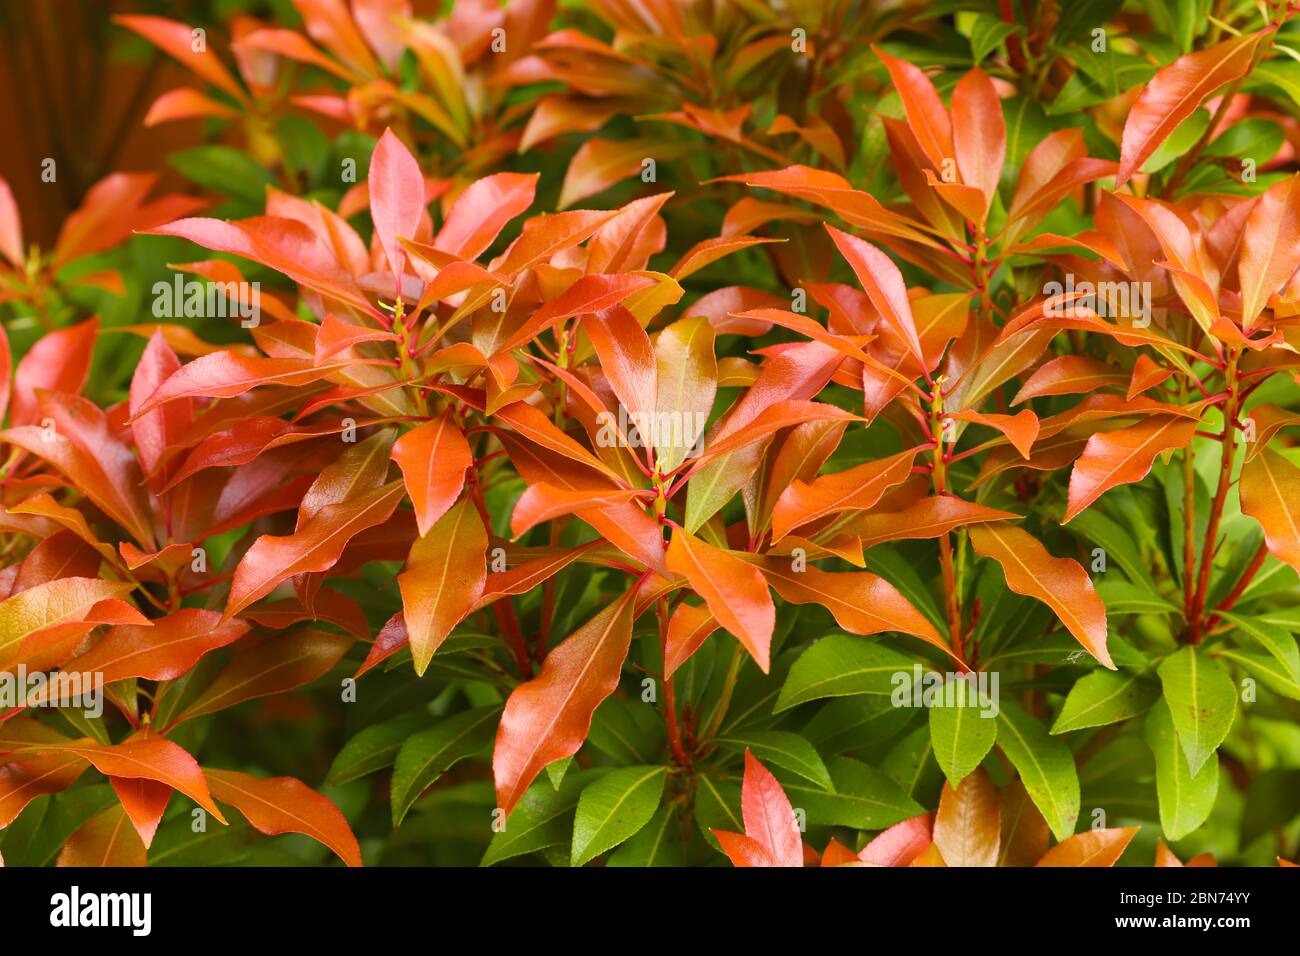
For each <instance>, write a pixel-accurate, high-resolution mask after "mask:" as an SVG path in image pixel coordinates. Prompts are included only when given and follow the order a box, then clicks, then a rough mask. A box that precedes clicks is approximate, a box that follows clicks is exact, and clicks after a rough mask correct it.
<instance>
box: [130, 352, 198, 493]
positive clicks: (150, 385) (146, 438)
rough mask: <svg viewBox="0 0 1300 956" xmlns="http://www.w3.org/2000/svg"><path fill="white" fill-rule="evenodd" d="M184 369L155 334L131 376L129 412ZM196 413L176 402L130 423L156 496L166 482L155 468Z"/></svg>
mask: <svg viewBox="0 0 1300 956" xmlns="http://www.w3.org/2000/svg"><path fill="white" fill-rule="evenodd" d="M180 367H181V362H180V359H178V358H177V357H176V353H175V352H173V351H172V350H171V346H169V345H168V344H167V340H166V339H165V338H163V334H162V332H161V331H158V332H155V333H154V334H153V337H152V338H150V339H149V344H148V345H147V346H146V347H145V350H144V355H142V356H140V364H139V365H137V366H136V367H135V374H134V375H133V376H131V398H130V403H129V410H130V411H131V413H132V414H134V413H135V412H136V411H137V410H138V409H139V408H140V406H141V405H143V404H144V402H145V399H147V398H148V397H149V396H150V395H152V394H153V393H154V392H155V391H156V390H157V389H158V387H159V386H160V385H162V383H163V382H164V381H166V380H167V379H168V378H169V377H170V376H171V375H172V374H173V373H174V372H176V371H177V370H178V369H180ZM192 414H193V407H192V403H191V402H189V401H188V400H187V401H176V402H172V403H171V404H169V405H168V406H167V407H166V408H157V409H154V411H152V412H149V413H148V414H146V415H142V416H140V417H138V418H134V419H132V421H131V435H132V436H133V437H134V438H135V447H136V449H137V450H138V451H139V452H140V467H141V468H142V469H143V470H144V473H145V474H146V475H147V476H148V478H149V487H150V488H152V489H153V490H154V492H155V493H157V492H158V491H159V490H160V489H161V488H162V487H163V486H164V485H165V484H166V483H167V482H166V477H167V476H166V474H162V473H160V474H156V475H155V473H154V471H155V469H156V468H157V467H158V464H159V462H161V461H162V459H163V452H165V451H166V450H167V448H168V446H169V445H173V444H175V443H176V441H177V440H178V439H179V438H180V436H181V435H182V433H183V432H184V430H185V428H186V426H187V425H189V423H190V418H191V416H192Z"/></svg>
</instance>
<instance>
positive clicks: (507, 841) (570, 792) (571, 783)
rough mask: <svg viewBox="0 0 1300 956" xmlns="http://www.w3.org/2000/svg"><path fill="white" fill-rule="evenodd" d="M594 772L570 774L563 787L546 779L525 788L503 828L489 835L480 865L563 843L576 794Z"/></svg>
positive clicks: (569, 830)
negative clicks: (554, 785) (488, 841)
mask: <svg viewBox="0 0 1300 956" xmlns="http://www.w3.org/2000/svg"><path fill="white" fill-rule="evenodd" d="M594 775H595V771H589V770H582V771H578V772H575V773H571V774H569V775H568V776H567V778H566V779H565V781H564V786H562V787H561V788H560V789H559V790H553V789H552V788H551V784H550V782H549V781H545V780H539V781H538V782H537V783H534V784H533V785H532V786H531V787H529V788H528V790H527V792H525V793H524V795H523V797H521V798H520V800H519V803H518V804H517V805H516V806H515V808H514V810H512V811H511V813H510V817H509V819H507V820H506V821H505V829H503V830H500V831H499V832H497V833H495V834H493V836H492V842H491V843H489V844H488V848H487V852H486V853H484V854H483V859H482V861H480V863H479V865H480V866H492V865H493V864H494V863H500V862H501V861H502V860H509V859H512V858H514V857H517V856H523V855H524V854H526V853H539V852H541V851H543V850H546V849H548V848H550V847H555V846H561V845H567V844H568V843H569V841H570V839H572V836H573V826H572V821H571V817H572V815H573V811H574V808H575V807H577V805H578V795H579V794H580V793H581V792H582V789H583V787H585V786H586V785H587V784H588V783H590V782H591V780H592V779H593V777H594Z"/></svg>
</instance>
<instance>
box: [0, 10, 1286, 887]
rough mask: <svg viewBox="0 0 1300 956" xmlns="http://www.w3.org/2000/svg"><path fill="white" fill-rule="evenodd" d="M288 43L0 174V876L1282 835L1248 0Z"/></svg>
mask: <svg viewBox="0 0 1300 956" xmlns="http://www.w3.org/2000/svg"><path fill="white" fill-rule="evenodd" d="M284 6H285V5H280V7H284ZM277 10H278V13H279V18H278V19H277V20H275V21H271V20H259V19H256V18H255V17H253V16H251V15H249V14H246V13H239V14H236V15H234V16H232V17H231V18H230V19H229V20H228V22H227V23H225V24H210V25H208V27H209V28H208V29H207V30H206V31H205V32H204V33H203V34H202V36H201V37H200V36H199V35H198V34H196V33H195V31H194V28H193V26H192V25H190V24H183V23H179V22H176V21H173V20H169V19H165V18H163V17H158V16H153V15H150V14H144V13H141V14H131V15H126V16H122V17H119V18H117V22H118V24H119V25H120V26H121V27H122V28H123V29H122V31H121V33H120V42H121V43H122V44H123V47H124V49H126V50H128V51H129V50H131V49H138V48H139V44H140V43H141V42H145V41H147V43H148V44H151V45H153V46H154V47H156V48H157V49H158V50H161V51H162V52H163V53H165V54H166V55H168V56H170V57H172V58H174V59H176V60H178V61H179V62H180V63H181V64H182V65H183V66H184V67H186V68H187V69H188V70H189V71H191V72H192V74H193V82H194V84H195V85H193V86H184V87H180V88H177V89H174V90H171V91H169V92H167V93H165V94H164V95H163V96H162V97H160V98H159V99H158V100H157V101H156V102H155V103H154V104H153V105H152V106H151V107H150V108H149V110H148V114H147V117H146V118H145V123H146V124H148V125H154V124H158V123H163V122H179V121H190V122H193V121H195V120H200V121H202V122H203V123H204V124H205V126H206V128H207V129H208V130H209V131H210V132H211V133H212V139H213V142H212V143H210V144H209V145H205V146H201V147H198V148H196V149H192V150H187V151H185V152H184V153H181V154H177V155H174V156H172V157H170V164H171V166H172V167H173V168H174V169H176V170H178V171H179V172H180V173H181V174H183V175H184V176H186V177H187V178H189V179H190V180H191V181H192V182H193V183H194V185H195V187H196V188H197V190H200V191H202V192H203V193H204V195H203V197H201V198H198V197H189V196H178V195H169V196H164V197H162V198H159V199H154V200H152V201H150V200H147V199H146V197H147V195H148V194H149V192H150V190H151V189H152V188H153V186H154V183H155V181H156V175H155V174H153V173H149V174H126V173H115V174H113V175H112V176H110V177H109V178H107V179H105V180H104V181H102V182H101V183H100V184H98V185H97V186H96V187H94V188H93V189H92V190H91V191H90V193H89V194H88V196H87V197H86V201H85V204H84V206H83V207H82V209H81V210H80V211H79V212H78V213H76V214H75V215H74V216H72V217H71V218H70V219H69V220H68V223H67V225H66V226H65V228H64V231H63V233H62V234H61V236H60V239H59V242H58V244H57V245H56V246H55V247H54V249H53V250H52V251H51V252H49V253H43V252H41V251H40V250H39V249H36V248H35V247H33V248H31V249H26V248H25V247H24V239H23V233H22V227H21V216H20V213H19V211H18V208H17V204H16V202H15V201H14V198H13V196H12V194H11V193H10V191H9V189H8V187H7V186H4V185H3V184H2V183H0V187H2V188H0V255H2V256H3V258H4V260H5V262H4V264H3V266H0V308H2V309H4V310H5V311H4V312H3V313H2V314H3V316H4V318H5V324H6V326H8V327H9V330H10V331H11V332H12V333H13V336H12V340H13V342H14V343H16V344H15V345H14V346H13V347H12V348H11V345H10V337H9V336H6V335H4V333H3V332H2V331H0V423H3V424H4V425H5V427H4V429H3V430H2V431H0V444H3V446H4V454H3V459H0V460H2V461H3V471H2V472H0V474H2V475H3V498H2V500H0V507H2V510H0V542H2V543H0V554H2V561H3V564H4V567H3V568H2V569H0V670H3V672H4V675H7V678H8V679H9V680H10V681H11V682H12V681H13V680H14V679H27V678H30V677H32V676H33V675H37V676H40V675H46V676H42V677H41V680H39V681H37V683H36V685H35V689H30V688H28V689H25V690H24V691H23V695H22V696H21V697H19V698H18V699H16V700H14V701H10V702H9V703H7V704H6V705H5V709H4V713H3V715H2V719H0V754H2V756H0V759H2V760H4V761H5V763H4V765H3V766H0V826H3V827H5V829H4V830H3V831H2V832H0V852H3V854H4V856H5V857H6V858H7V860H8V862H9V863H10V864H11V865H12V864H44V863H50V862H54V861H57V862H58V863H60V864H65V865H89V864H111V865H138V864H144V863H145V862H146V861H147V862H149V863H151V864H155V865H157V864H163V863H232V862H240V863H282V862H306V863H320V862H325V861H326V859H327V854H328V853H331V852H332V854H333V856H334V857H337V858H338V859H339V860H341V861H343V862H344V863H347V864H350V865H359V864H360V863H361V862H362V860H363V858H364V859H365V861H366V862H367V863H383V864H404V863H440V864H464V863H479V862H481V863H483V864H485V865H490V864H494V863H499V862H505V861H511V862H529V863H548V864H551V865H575V866H580V865H586V864H589V863H592V862H593V861H594V862H597V863H599V864H603V865H611V866H644V865H684V864H708V863H714V864H719V863H723V862H724V861H725V859H727V858H729V859H730V861H731V862H732V863H734V864H735V865H737V866H753V865H760V866H801V865H816V864H820V865H840V864H855V865H875V866H909V865H910V866H922V865H925V866H943V865H948V866H996V865H1004V866H1022V865H1024V866H1027V865H1039V866H1053V865H1068V866H1109V865H1112V864H1114V863H1115V862H1116V861H1117V860H1121V857H1122V858H1123V862H1124V863H1128V864H1132V863H1147V862H1149V861H1150V860H1151V859H1152V858H1153V854H1154V855H1155V859H1156V861H1157V862H1158V863H1159V864H1160V865H1182V863H1181V862H1180V859H1181V858H1187V859H1188V860H1189V862H1188V864H1187V865H1206V864H1213V863H1214V861H1215V860H1216V859H1221V860H1223V861H1224V862H1229V863H1236V864H1252V865H1262V864H1271V863H1273V862H1274V861H1277V860H1282V861H1285V858H1287V857H1294V856H1296V855H1297V853H1298V852H1300V797H1298V796H1297V795H1298V794H1300V786H1298V785H1297V781H1298V779H1300V731H1298V730H1297V717H1298V716H1300V648H1298V647H1297V639H1296V634H1297V633H1300V613H1297V608H1300V579H1297V576H1296V572H1297V571H1298V570H1300V458H1297V451H1296V450H1295V449H1294V448H1293V447H1291V446H1290V445H1289V444H1288V443H1289V442H1290V440H1291V437H1292V434H1293V432H1292V431H1291V429H1292V428H1293V426H1295V425H1296V424H1298V423H1300V390H1297V382H1298V381H1300V380H1298V379H1297V371H1298V370H1300V360H1298V359H1297V358H1296V357H1295V356H1297V354H1298V351H1297V350H1298V348H1300V337H1298V332H1297V331H1293V330H1300V318H1297V317H1298V316H1300V275H1298V274H1297V268H1298V267H1300V180H1298V179H1297V175H1296V173H1295V167H1296V164H1297V149H1300V126H1298V125H1297V122H1296V110H1297V106H1298V105H1300V75H1298V72H1297V66H1298V64H1297V63H1296V62H1294V61H1295V60H1300V52H1297V49H1300V43H1297V39H1298V36H1297V29H1298V28H1297V26H1296V20H1295V19H1294V18H1293V15H1294V13H1295V12H1296V11H1295V9H1294V5H1293V4H1284V3H1267V4H1264V5H1262V6H1259V7H1257V5H1256V4H1253V3H1247V2H1244V0H1243V2H1234V0H1221V2H1216V3H1213V4H1211V3H1208V2H1203V0H1202V2H1188V3H1176V4H1167V5H1166V4H1138V3H1135V2H1127V3H1124V2H1119V0H1112V2H1086V0H1081V2H1072V3H1069V4H1066V3H1057V2H1042V3H1038V4H1024V5H1020V4H1012V3H1009V2H1008V3H996V4H995V3H992V2H980V0H969V2H954V3H928V4H927V3H905V4H901V5H898V4H883V3H882V4H876V3H861V2H852V3H850V2H847V0H845V2H840V0H837V2H828V3H819V4H807V3H782V2H778V0H745V2H736V3H727V4H720V3H719V4H715V3H707V2H693V0H676V2H674V0H662V2H653V3H649V2H648V3H640V4H625V3H622V2H618V0H596V2H592V3H589V4H580V5H579V4H574V5H569V4H561V5H560V7H559V9H557V8H556V5H555V4H554V3H552V2H550V0H510V2H509V3H506V4H504V5H500V4H498V3H496V2H494V0H457V2H456V3H454V4H452V5H451V6H450V9H449V10H448V11H446V12H445V13H444V14H442V15H440V16H439V17H437V18H435V19H432V20H430V19H424V18H420V17H417V16H415V15H414V14H413V13H412V12H411V10H410V9H409V7H408V5H407V4H406V3H405V2H403V0H353V2H352V3H351V4H346V3H344V0H294V2H293V5H292V9H287V8H285V9H280V8H279V7H278V8H277ZM1026 11H1028V19H1026ZM223 34H224V35H225V38H226V39H227V40H228V43H219V42H218V40H219V39H220V38H221V37H222V36H223ZM331 137H332V138H331ZM218 139H220V142H218V141H217V140H218ZM231 144H236V145H231ZM354 174H355V175H354ZM205 206H211V207H212V209H211V211H212V212H213V215H212V216H211V217H201V216H195V215H194V213H196V212H198V211H199V210H200V209H201V208H203V207H205ZM575 207H577V208H575ZM132 232H135V233H138V234H140V235H138V236H137V237H135V238H130V239H129V243H130V248H133V249H138V250H142V251H143V253H144V258H147V259H148V261H149V263H150V265H149V266H147V267H144V271H143V272H142V273H141V274H142V275H148V276H150V277H152V276H153V275H154V274H155V272H151V271H149V270H150V269H152V270H155V271H156V270H158V267H159V266H160V265H161V264H163V263H167V262H177V263H178V264H177V265H176V266H175V267H174V268H175V269H176V270H179V271H177V272H174V273H172V272H166V273H164V274H165V275H166V276H167V277H168V278H167V280H166V281H164V282H162V283H161V287H159V286H154V287H153V289H154V292H153V295H154V299H153V303H152V305H153V307H152V308H151V307H150V303H149V302H148V301H137V302H136V305H138V309H136V315H137V316H138V317H137V318H136V319H134V320H127V321H124V322H115V323H111V324H102V323H101V320H100V318H99V317H96V316H93V315H90V314H89V313H90V311H91V308H90V307H88V306H87V304H86V302H85V301H84V300H79V299H78V298H77V296H76V294H75V293H74V292H70V291H68V287H69V286H71V287H76V286H78V285H81V286H84V285H87V284H90V285H96V286H98V287H100V288H105V289H107V290H108V292H109V293H112V294H117V295H123V294H125V290H126V287H125V286H124V285H123V283H122V280H121V278H120V277H119V278H117V279H113V278H112V277H110V276H108V275H106V274H105V273H104V272H103V271H101V270H98V269H97V263H96V262H95V261H94V260H89V265H87V266H85V267H83V268H82V269H81V270H78V269H77V268H75V267H76V263H75V261H74V260H79V259H82V258H83V257H86V256H95V255H98V254H100V253H104V252H105V251H107V250H111V249H112V248H114V247H118V246H121V245H122V244H123V243H125V242H127V241H128V238H129V237H130V236H131V233H132ZM159 237H165V238H159ZM196 249H202V250H206V252H196ZM163 250H168V252H166V253H165V254H164V255H160V253H162V252H163ZM164 256H165V257H164ZM172 256H175V257H176V258H172ZM196 256H199V257H202V256H208V257H207V258H196ZM178 259H186V260H192V261H184V262H179V261H178ZM126 268H129V266H127V267H126ZM169 268H171V267H170V266H169ZM69 269H71V270H72V271H71V272H69V271H68V270H69ZM84 270H90V271H88V272H87V271H84ZM70 276H71V278H70ZM172 279H175V285H174V289H175V295H174V296H173V294H172V288H173V286H172ZM187 280H188V281H187ZM163 297H166V300H167V302H168V303H169V304H170V307H169V308H163V309H161V310H160V309H159V308H158V304H159V302H160V301H161V300H162V298H163ZM30 329H40V330H42V332H43V334H42V335H41V336H40V337H39V338H35V339H33V338H32V337H31V336H30V335H26V333H25V332H24V330H30ZM109 333H115V334H113V335H111V336H110V335H109ZM119 333H126V336H121V335H120V334H119ZM125 338H131V339H134V340H135V342H136V343H137V345H136V347H135V350H134V351H130V352H128V353H127V354H128V355H129V357H130V358H129V360H126V359H124V358H123V352H122V350H121V345H120V343H121V342H122V341H123V339H125ZM106 340H111V341H113V342H115V343H118V345H116V346H115V348H117V349H118V351H117V352H115V353H114V354H115V356H116V360H114V361H109V362H107V363H106V362H104V361H102V360H101V362H100V364H99V365H98V366H93V364H92V363H93V362H94V361H95V356H96V353H97V350H98V351H100V354H101V355H102V354H103V353H102V350H103V348H104V347H105V345H104V343H105V341H106ZM141 349H142V351H141ZM11 352H12V353H13V355H12V358H11ZM136 356H138V360H137V358H136ZM92 368H95V369H96V371H95V372H94V374H92ZM60 673H61V674H65V675H73V674H81V673H86V674H96V675H99V679H100V680H102V681H103V683H104V684H105V687H104V693H105V696H106V699H107V703H108V704H110V705H111V706H110V707H109V708H106V709H105V710H104V712H103V713H102V714H97V715H95V714H91V713H90V712H89V711H87V710H86V708H84V707H83V706H82V705H81V702H79V701H77V700H73V699H72V697H73V692H72V690H70V688H69V685H68V684H67V683H66V682H64V683H61V682H60V681H58V680H57V679H56V678H55V677H54V675H56V674H60ZM4 675H0V676H4ZM20 675H21V676H20ZM965 691H970V692H971V693H972V694H973V696H971V697H968V698H966V699H964V700H963V698H962V697H960V696H957V695H958V694H959V692H965ZM196 758H197V759H196ZM200 760H201V761H202V762H201V763H200ZM284 774H292V776H285V775H284ZM303 780H307V781H309V782H311V783H313V784H319V785H320V789H319V790H318V789H313V788H311V787H309V786H308V785H307V783H304V782H303ZM173 791H177V792H179V794H180V796H179V797H178V798H176V799H171V798H172V794H173ZM232 807H233V808H234V809H235V810H236V811H238V814H231V813H229V810H230V808H232ZM209 818H210V819H209ZM128 824H129V826H128ZM258 834H261V835H267V836H272V837H277V835H280V834H298V835H299V836H284V837H278V838H276V839H271V840H264V839H262V838H261V837H260V836H258ZM302 835H305V837H308V838H310V840H304V839H302ZM1130 844H1131V846H1130ZM1171 845H1172V847H1171ZM814 847H824V849H823V850H821V851H818V850H816V849H814Z"/></svg>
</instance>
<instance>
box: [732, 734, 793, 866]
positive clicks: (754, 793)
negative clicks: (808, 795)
mask: <svg viewBox="0 0 1300 956" xmlns="http://www.w3.org/2000/svg"><path fill="white" fill-rule="evenodd" d="M740 811H741V817H742V818H743V819H744V821H745V835H746V836H748V837H750V838H752V839H754V840H757V841H758V842H759V843H760V844H761V845H762V846H763V848H764V849H766V850H767V852H768V853H769V854H770V855H771V857H772V861H773V865H774V866H803V840H802V839H801V838H800V835H799V834H800V831H799V823H798V819H797V818H796V817H795V814H794V807H792V806H791V805H790V798H789V797H787V796H786V795H785V791H784V790H782V789H781V785H780V784H779V783H777V780H776V777H774V776H772V774H771V772H770V771H769V770H768V769H767V768H766V767H764V766H763V765H762V764H761V763H759V762H758V760H757V759H756V758H755V757H754V755H753V754H752V753H750V752H749V748H748V747H746V748H745V777H744V781H743V783H742V785H741V788H740Z"/></svg>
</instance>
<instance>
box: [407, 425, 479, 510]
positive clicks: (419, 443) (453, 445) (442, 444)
mask: <svg viewBox="0 0 1300 956" xmlns="http://www.w3.org/2000/svg"><path fill="white" fill-rule="evenodd" d="M393 461H395V462H397V467H398V468H400V469H401V470H402V480H403V481H404V482H405V484H406V493H407V495H408V496H410V499H411V504H412V505H414V506H415V520H416V523H417V525H418V526H419V528H420V534H421V535H425V534H428V533H429V529H430V528H432V527H433V525H434V522H436V521H437V520H438V519H439V518H441V517H442V516H443V514H444V513H446V511H447V509H448V508H450V507H451V506H452V503H453V502H455V500H456V499H457V498H458V497H459V496H460V492H461V489H462V488H464V487H465V469H467V468H470V467H473V465H474V455H473V453H472V452H471V451H470V448H469V442H467V441H466V440H465V435H464V433H462V432H461V430H460V429H459V428H457V427H456V425H455V424H454V423H453V421H452V418H451V410H450V409H446V410H444V411H443V413H442V415H440V416H439V417H438V418H435V419H431V420H430V421H427V422H425V423H424V424H423V425H420V426H418V427H416V428H413V429H412V430H411V431H409V432H407V433H406V434H404V435H403V436H402V437H401V438H399V439H398V440H397V442H396V444H394V445H393Z"/></svg>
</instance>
